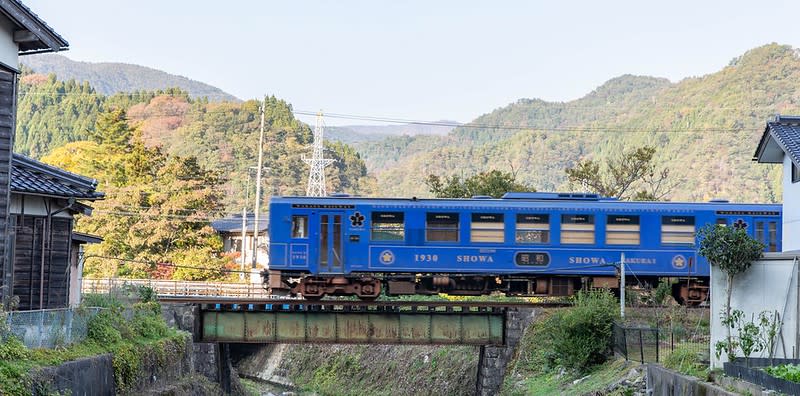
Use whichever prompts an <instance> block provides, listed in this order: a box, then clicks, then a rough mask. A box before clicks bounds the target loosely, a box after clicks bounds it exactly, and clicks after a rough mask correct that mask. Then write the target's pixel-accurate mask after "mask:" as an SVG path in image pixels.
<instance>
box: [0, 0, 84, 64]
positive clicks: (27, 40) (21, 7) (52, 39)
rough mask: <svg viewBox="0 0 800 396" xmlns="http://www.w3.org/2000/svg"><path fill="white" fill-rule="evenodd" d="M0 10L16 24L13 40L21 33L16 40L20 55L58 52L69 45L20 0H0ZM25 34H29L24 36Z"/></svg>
mask: <svg viewBox="0 0 800 396" xmlns="http://www.w3.org/2000/svg"><path fill="white" fill-rule="evenodd" d="M0 12H2V13H3V14H5V15H6V16H7V17H8V18H9V19H10V20H11V22H13V23H14V24H16V25H17V29H15V30H17V31H16V32H14V36H15V37H14V39H15V41H17V37H16V36H17V35H18V34H22V36H21V37H19V40H18V41H17V43H18V45H19V54H20V55H26V54H35V53H40V52H58V51H63V50H66V49H67V48H68V47H69V43H68V42H67V40H64V38H63V37H61V35H59V34H58V33H56V31H55V30H53V28H51V27H50V26H48V25H47V23H45V21H44V20H42V18H39V16H38V15H36V14H35V13H34V12H33V11H31V9H30V8H28V7H27V6H26V5H25V4H22V2H21V1H19V0H0ZM18 29H19V30H18ZM26 34H27V35H29V36H27V37H26V36H25V35H26Z"/></svg>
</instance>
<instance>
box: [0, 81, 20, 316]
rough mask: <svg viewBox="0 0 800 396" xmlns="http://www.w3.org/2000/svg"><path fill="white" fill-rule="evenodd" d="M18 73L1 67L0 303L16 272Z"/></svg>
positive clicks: (5, 295)
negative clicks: (11, 211) (12, 217)
mask: <svg viewBox="0 0 800 396" xmlns="http://www.w3.org/2000/svg"><path fill="white" fill-rule="evenodd" d="M16 106H17V74H16V72H14V71H10V70H8V69H5V68H3V67H0V303H2V301H3V299H4V298H5V297H7V296H8V292H9V289H10V287H11V282H12V276H13V270H12V268H13V267H12V262H11V261H12V260H10V259H9V256H10V255H9V254H7V253H8V252H10V249H9V246H8V245H9V242H10V239H9V238H8V235H9V230H8V207H9V200H10V198H11V197H10V193H11V191H10V190H11V186H10V184H11V150H12V148H13V147H14V131H15V124H16V113H17V111H16V110H17V109H16Z"/></svg>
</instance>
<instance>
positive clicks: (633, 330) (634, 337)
mask: <svg viewBox="0 0 800 396" xmlns="http://www.w3.org/2000/svg"><path fill="white" fill-rule="evenodd" d="M612 337H613V341H612V343H613V349H614V352H616V353H618V354H620V355H622V356H623V357H625V359H626V360H631V361H638V362H640V363H660V362H663V361H664V358H665V357H666V356H667V355H669V353H670V352H672V351H673V350H675V348H676V347H677V346H678V345H682V347H683V348H684V349H690V350H692V351H693V352H695V353H696V354H698V355H701V356H703V355H707V354H708V351H709V344H710V342H711V337H710V335H708V334H707V333H704V332H697V333H693V334H689V333H687V332H686V331H685V330H680V329H671V328H669V327H648V326H623V325H620V324H618V323H614V327H613V336H612ZM703 359H704V360H708V359H707V356H705V357H704V358H703Z"/></svg>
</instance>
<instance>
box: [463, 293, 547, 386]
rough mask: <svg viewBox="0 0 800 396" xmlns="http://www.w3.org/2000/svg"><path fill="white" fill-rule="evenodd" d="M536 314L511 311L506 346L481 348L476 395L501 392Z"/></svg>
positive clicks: (528, 309) (528, 310)
mask: <svg viewBox="0 0 800 396" xmlns="http://www.w3.org/2000/svg"><path fill="white" fill-rule="evenodd" d="M534 314H535V311H534V309H532V308H520V309H517V310H513V309H509V311H508V313H507V316H506V345H505V346H486V347H481V352H480V359H479V360H478V362H479V363H478V378H477V381H476V389H475V394H477V395H479V396H490V395H496V394H497V393H498V392H499V391H500V387H501V386H502V384H503V378H504V377H505V374H506V367H507V366H508V362H510V361H511V359H512V358H513V357H514V354H515V353H516V350H517V344H518V343H519V341H520V340H521V339H522V335H523V334H524V333H525V329H527V328H528V326H530V324H531V323H532V322H533V318H534Z"/></svg>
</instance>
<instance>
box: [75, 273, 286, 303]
mask: <svg viewBox="0 0 800 396" xmlns="http://www.w3.org/2000/svg"><path fill="white" fill-rule="evenodd" d="M124 285H132V286H147V287H150V288H152V289H153V290H154V291H155V292H156V294H158V295H161V296H217V297H247V298H268V297H271V294H270V293H269V292H268V291H267V289H265V288H264V287H263V285H262V284H253V283H222V282H198V281H174V280H158V279H119V278H105V279H87V278H84V279H83V284H82V287H81V291H82V292H83V293H108V292H109V291H110V290H112V289H114V288H116V287H121V286H124Z"/></svg>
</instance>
